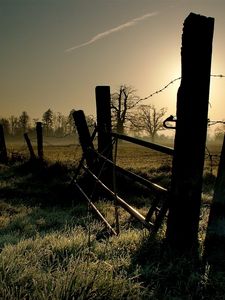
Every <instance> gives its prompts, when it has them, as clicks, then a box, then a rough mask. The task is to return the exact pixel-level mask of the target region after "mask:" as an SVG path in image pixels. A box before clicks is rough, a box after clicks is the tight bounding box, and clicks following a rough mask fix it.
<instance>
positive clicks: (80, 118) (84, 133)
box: [73, 110, 94, 170]
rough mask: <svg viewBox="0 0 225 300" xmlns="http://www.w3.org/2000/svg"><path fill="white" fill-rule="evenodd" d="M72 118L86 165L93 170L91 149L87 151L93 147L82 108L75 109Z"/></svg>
mask: <svg viewBox="0 0 225 300" xmlns="http://www.w3.org/2000/svg"><path fill="white" fill-rule="evenodd" d="M73 118H74V122H75V125H76V128H77V132H78V135H79V140H80V145H81V148H82V151H83V153H84V155H85V158H86V162H87V166H88V167H89V168H90V169H91V170H93V167H94V158H93V154H92V153H91V151H89V149H94V146H93V143H92V140H91V135H90V132H89V129H88V126H87V122H86V119H85V115H84V112H83V110H77V111H75V112H74V113H73Z"/></svg>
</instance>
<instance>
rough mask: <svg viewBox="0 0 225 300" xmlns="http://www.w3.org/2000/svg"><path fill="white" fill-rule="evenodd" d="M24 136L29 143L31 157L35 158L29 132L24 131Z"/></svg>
mask: <svg viewBox="0 0 225 300" xmlns="http://www.w3.org/2000/svg"><path fill="white" fill-rule="evenodd" d="M23 136H24V139H25V141H26V143H27V147H28V150H29V152H30V159H34V158H35V154H34V149H33V147H32V144H31V141H30V139H29V137H28V134H27V133H24V135H23Z"/></svg>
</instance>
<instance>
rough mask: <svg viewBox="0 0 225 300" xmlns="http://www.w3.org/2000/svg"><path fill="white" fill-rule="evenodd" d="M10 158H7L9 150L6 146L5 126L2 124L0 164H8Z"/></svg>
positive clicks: (0, 126) (0, 128) (0, 127)
mask: <svg viewBox="0 0 225 300" xmlns="http://www.w3.org/2000/svg"><path fill="white" fill-rule="evenodd" d="M7 161H8V156H7V149H6V144H5V135H4V129H3V125H2V124H0V162H1V163H3V164H4V163H7Z"/></svg>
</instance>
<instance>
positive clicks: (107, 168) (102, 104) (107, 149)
mask: <svg viewBox="0 0 225 300" xmlns="http://www.w3.org/2000/svg"><path fill="white" fill-rule="evenodd" d="M95 95H96V109H97V129H98V152H99V153H101V154H102V155H104V156H105V157H106V158H107V159H109V160H111V161H112V160H113V158H112V156H113V154H112V135H111V133H112V124H111V95H110V87H109V86H97V87H96V89H95ZM103 166H104V168H102V166H100V168H101V178H102V180H103V181H104V183H106V185H107V186H109V187H112V183H113V168H112V166H111V165H109V164H105V165H104V163H103Z"/></svg>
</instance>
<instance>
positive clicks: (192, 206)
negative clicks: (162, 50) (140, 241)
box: [167, 13, 214, 253]
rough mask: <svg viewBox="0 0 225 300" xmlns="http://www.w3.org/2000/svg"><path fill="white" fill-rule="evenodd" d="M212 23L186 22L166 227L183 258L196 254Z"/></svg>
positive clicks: (198, 18) (194, 17) (198, 17)
mask: <svg viewBox="0 0 225 300" xmlns="http://www.w3.org/2000/svg"><path fill="white" fill-rule="evenodd" d="M213 28H214V19H213V18H207V17H205V16H201V15H196V14H194V13H191V14H190V15H189V16H188V17H187V18H186V20H185V22H184V28H183V36H182V48H181V62H182V79H181V85H180V87H179V90H178V95H177V122H176V135H175V144H174V158H173V169H172V182H171V197H170V201H169V215H168V222H167V242H168V243H169V245H170V246H171V247H172V248H174V249H176V250H178V251H179V252H181V253H184V252H186V251H191V250H194V251H195V250H197V246H198V226H199V215H200V205H201V192H202V176H203V167H204V155H205V143H206V133H207V115H208V101H209V86H210V69H211V56H212V39H213Z"/></svg>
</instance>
